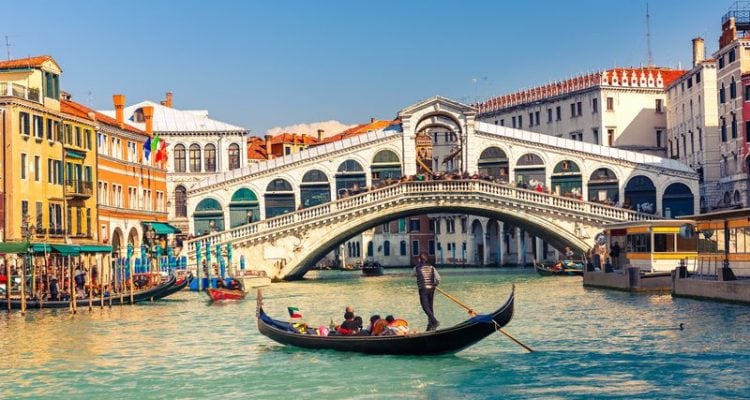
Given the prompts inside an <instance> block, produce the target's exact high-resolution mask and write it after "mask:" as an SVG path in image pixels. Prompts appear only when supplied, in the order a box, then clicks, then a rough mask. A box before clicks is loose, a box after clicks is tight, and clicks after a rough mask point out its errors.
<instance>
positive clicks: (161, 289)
mask: <svg viewBox="0 0 750 400" xmlns="http://www.w3.org/2000/svg"><path fill="white" fill-rule="evenodd" d="M176 281H177V279H176V278H175V277H174V276H171V277H170V278H169V279H168V280H167V281H165V282H163V283H161V284H159V285H157V286H153V287H150V288H147V289H143V290H139V291H135V292H133V301H132V302H133V304H135V303H141V302H144V301H154V300H158V299H161V298H164V297H166V296H168V295H170V294H172V293H174V292H175V291H173V288H174V286H175V282H176ZM183 287H184V286H183ZM130 297H131V296H130V292H128V291H126V292H124V293H123V294H122V296H120V294H117V293H116V294H114V295H112V296H111V299H110V296H104V305H107V306H108V305H110V304H112V305H123V304H131V300H130ZM110 300H111V303H110ZM75 303H76V307H87V306H88V305H89V303H91V304H92V305H100V304H101V297H98V296H95V297H93V298H91V299H89V298H88V297H87V298H82V299H81V298H78V299H75ZM70 305H71V301H70V300H45V301H39V300H36V299H27V300H26V308H27V309H34V308H67V307H70ZM7 307H8V300H7V299H5V298H2V299H0V308H7ZM10 307H11V308H12V309H14V310H20V309H21V299H20V298H11V299H10Z"/></svg>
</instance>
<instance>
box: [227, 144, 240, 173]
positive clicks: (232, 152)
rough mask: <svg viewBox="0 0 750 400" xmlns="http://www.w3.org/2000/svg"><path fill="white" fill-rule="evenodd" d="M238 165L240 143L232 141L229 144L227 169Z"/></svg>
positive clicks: (235, 167)
mask: <svg viewBox="0 0 750 400" xmlns="http://www.w3.org/2000/svg"><path fill="white" fill-rule="evenodd" d="M239 167H240V145H238V144H237V143H232V144H230V145H229V169H237V168H239Z"/></svg>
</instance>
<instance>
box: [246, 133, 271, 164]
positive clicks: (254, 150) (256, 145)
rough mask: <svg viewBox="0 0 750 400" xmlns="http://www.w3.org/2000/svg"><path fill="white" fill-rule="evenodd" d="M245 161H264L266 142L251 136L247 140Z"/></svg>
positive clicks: (265, 157)
mask: <svg viewBox="0 0 750 400" xmlns="http://www.w3.org/2000/svg"><path fill="white" fill-rule="evenodd" d="M247 159H248V160H266V159H268V157H267V154H266V142H265V141H264V140H263V139H261V138H259V137H257V136H251V137H249V138H248V139H247Z"/></svg>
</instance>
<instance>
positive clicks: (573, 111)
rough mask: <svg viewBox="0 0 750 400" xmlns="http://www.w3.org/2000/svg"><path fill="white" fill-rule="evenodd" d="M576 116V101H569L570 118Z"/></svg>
mask: <svg viewBox="0 0 750 400" xmlns="http://www.w3.org/2000/svg"><path fill="white" fill-rule="evenodd" d="M575 116H576V103H570V118H574V117H575Z"/></svg>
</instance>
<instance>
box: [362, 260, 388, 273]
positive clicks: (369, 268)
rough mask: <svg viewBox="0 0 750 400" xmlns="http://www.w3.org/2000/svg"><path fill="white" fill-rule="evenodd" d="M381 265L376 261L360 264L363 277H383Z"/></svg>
mask: <svg viewBox="0 0 750 400" xmlns="http://www.w3.org/2000/svg"><path fill="white" fill-rule="evenodd" d="M384 272H385V271H384V270H383V265H382V264H380V263H379V262H376V261H368V262H366V263H364V264H362V275H363V276H383V273H384Z"/></svg>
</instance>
